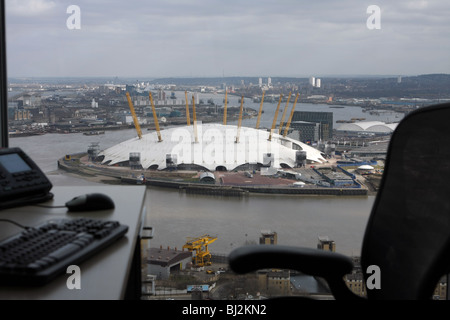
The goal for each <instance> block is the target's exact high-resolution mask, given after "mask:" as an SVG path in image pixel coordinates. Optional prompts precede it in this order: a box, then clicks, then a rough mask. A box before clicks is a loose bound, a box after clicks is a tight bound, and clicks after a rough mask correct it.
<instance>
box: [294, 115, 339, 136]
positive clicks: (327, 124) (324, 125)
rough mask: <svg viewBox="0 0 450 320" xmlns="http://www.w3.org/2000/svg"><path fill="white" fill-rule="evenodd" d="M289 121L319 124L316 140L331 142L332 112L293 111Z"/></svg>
mask: <svg viewBox="0 0 450 320" xmlns="http://www.w3.org/2000/svg"><path fill="white" fill-rule="evenodd" d="M291 121H292V123H294V122H297V121H306V122H312V123H319V124H320V130H319V135H320V136H319V139H318V140H331V139H332V137H333V112H314V111H295V112H294V114H293V116H292V120H291Z"/></svg>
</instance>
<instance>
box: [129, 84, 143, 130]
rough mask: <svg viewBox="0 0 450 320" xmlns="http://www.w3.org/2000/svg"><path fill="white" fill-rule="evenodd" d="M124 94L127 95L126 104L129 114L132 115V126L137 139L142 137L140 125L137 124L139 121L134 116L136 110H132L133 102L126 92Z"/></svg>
mask: <svg viewBox="0 0 450 320" xmlns="http://www.w3.org/2000/svg"><path fill="white" fill-rule="evenodd" d="M126 95H127V100H128V106H129V107H130V112H131V116H132V117H133V122H134V127H135V128H136V131H137V134H138V137H139V139H142V131H141V126H140V125H139V121H138V118H137V116H136V112H135V111H134V107H133V102H132V101H131V97H130V94H129V93H128V92H127V93H126Z"/></svg>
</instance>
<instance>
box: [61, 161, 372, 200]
mask: <svg viewBox="0 0 450 320" xmlns="http://www.w3.org/2000/svg"><path fill="white" fill-rule="evenodd" d="M58 168H59V169H61V170H64V171H66V172H68V173H71V174H74V175H77V176H79V177H81V178H83V179H87V180H90V181H93V182H97V183H106V184H145V185H148V186H153V187H158V188H170V189H178V190H180V191H184V192H186V193H190V194H204V195H216V196H233V197H243V196H249V195H251V194H273V195H328V196H329V195H336V196H367V195H373V194H374V192H375V190H374V189H373V188H371V187H370V185H368V184H367V185H366V184H365V183H364V181H362V180H361V179H360V178H359V179H357V180H356V181H355V184H354V185H352V186H349V187H344V186H342V187H322V186H318V185H314V184H299V183H298V180H296V179H292V178H289V177H286V176H284V175H274V176H264V175H262V174H261V173H260V172H259V171H254V172H253V174H251V175H250V176H251V177H250V176H249V175H248V172H223V171H220V172H214V173H213V174H214V178H215V181H212V182H207V183H204V182H202V181H201V179H200V175H201V172H197V171H181V170H177V171H172V172H170V171H158V170H133V169H130V168H129V167H120V166H112V167H109V166H105V165H101V164H100V163H98V162H93V161H90V160H89V159H88V157H87V155H86V154H75V155H66V156H65V157H64V158H61V159H59V160H58ZM301 170H305V172H304V174H311V170H310V169H307V168H305V169H299V172H300V173H301V172H302V171H301Z"/></svg>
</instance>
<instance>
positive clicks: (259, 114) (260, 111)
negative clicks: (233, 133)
mask: <svg viewBox="0 0 450 320" xmlns="http://www.w3.org/2000/svg"><path fill="white" fill-rule="evenodd" d="M265 93H266V91H265V90H263V93H262V98H261V104H260V105H259V112H258V120H256V129H259V123H260V120H261V113H262V108H263V103H264V94H265Z"/></svg>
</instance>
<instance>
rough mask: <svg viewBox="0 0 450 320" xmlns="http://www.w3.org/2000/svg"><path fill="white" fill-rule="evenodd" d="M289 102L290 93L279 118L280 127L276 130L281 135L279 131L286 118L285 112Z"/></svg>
mask: <svg viewBox="0 0 450 320" xmlns="http://www.w3.org/2000/svg"><path fill="white" fill-rule="evenodd" d="M290 100H291V92H289V97H288V98H287V101H286V106H285V107H284V110H283V115H282V116H281V121H280V127H279V128H278V134H281V130H282V129H283V124H284V117H285V116H286V110H287V109H288V106H289V101H290Z"/></svg>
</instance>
